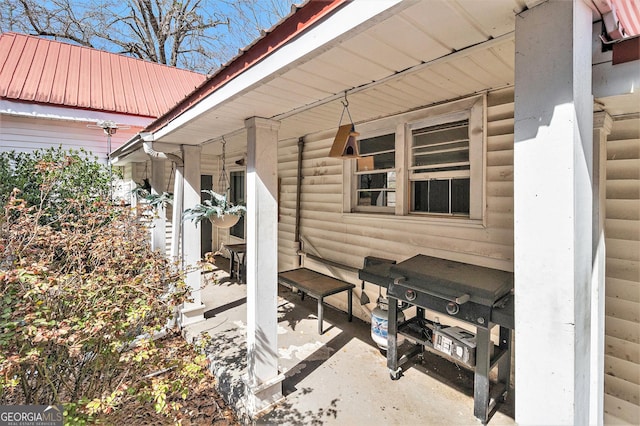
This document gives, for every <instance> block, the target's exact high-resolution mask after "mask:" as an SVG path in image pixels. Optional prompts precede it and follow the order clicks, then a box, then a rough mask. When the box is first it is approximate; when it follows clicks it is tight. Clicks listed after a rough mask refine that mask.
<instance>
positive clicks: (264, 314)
mask: <svg viewBox="0 0 640 426" xmlns="http://www.w3.org/2000/svg"><path fill="white" fill-rule="evenodd" d="M279 126H280V123H279V122H277V121H272V120H267V119H263V118H257V117H253V118H250V119H248V120H246V121H245V127H246V128H247V216H246V217H247V253H246V267H247V391H248V392H247V393H248V395H247V397H248V403H247V409H248V412H249V415H250V416H255V415H257V414H259V413H260V412H262V411H265V410H266V409H268V408H269V407H270V406H271V405H273V404H274V403H276V402H278V401H279V400H280V399H282V380H283V378H284V376H282V375H280V374H279V373H278V342H277V337H278V334H277V331H278V330H277V329H278V316H277V311H278V128H279Z"/></svg>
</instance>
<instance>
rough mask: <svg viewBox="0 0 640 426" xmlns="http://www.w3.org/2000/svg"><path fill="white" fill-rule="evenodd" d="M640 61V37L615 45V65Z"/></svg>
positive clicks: (624, 40)
mask: <svg viewBox="0 0 640 426" xmlns="http://www.w3.org/2000/svg"><path fill="white" fill-rule="evenodd" d="M639 59H640V36H635V37H631V38H627V39H623V40H621V41H619V42H617V43H615V44H614V45H613V61H612V63H613V65H617V64H624V63H625V62H631V61H637V60H639Z"/></svg>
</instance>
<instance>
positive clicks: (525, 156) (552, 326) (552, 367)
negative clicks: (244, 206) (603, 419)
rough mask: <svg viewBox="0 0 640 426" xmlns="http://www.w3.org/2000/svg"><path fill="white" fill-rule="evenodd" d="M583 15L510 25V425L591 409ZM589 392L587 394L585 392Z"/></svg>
mask: <svg viewBox="0 0 640 426" xmlns="http://www.w3.org/2000/svg"><path fill="white" fill-rule="evenodd" d="M591 28H592V25H591V10H590V9H589V7H588V6H587V5H586V4H585V3H584V2H582V1H581V0H573V1H554V0H552V1H549V2H545V3H542V4H540V5H539V6H536V7H533V8H531V9H529V10H527V11H525V12H523V13H521V14H520V15H519V16H517V17H516V32H515V37H516V58H515V61H516V62H515V146H514V272H515V335H516V338H515V342H516V348H515V356H516V360H515V372H516V375H515V380H516V389H517V391H516V393H515V395H516V422H517V423H518V424H521V425H532V424H535V425H543V424H554V425H574V424H581V425H582V424H590V423H592V422H596V420H595V419H589V415H590V410H589V403H590V400H591V396H590V391H591V385H592V382H591V379H590V377H589V376H590V367H591V341H590V339H591V300H590V299H591V295H592V293H591V276H592V243H591V241H592V201H593V200H592V198H593V194H592V185H591V172H592V161H593V155H592V150H593V147H592V141H593V139H592V138H593V97H592V94H591ZM594 391H595V390H594Z"/></svg>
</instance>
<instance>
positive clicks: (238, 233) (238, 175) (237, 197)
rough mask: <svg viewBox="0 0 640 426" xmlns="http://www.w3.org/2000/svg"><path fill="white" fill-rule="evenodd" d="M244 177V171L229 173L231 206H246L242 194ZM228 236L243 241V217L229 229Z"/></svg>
mask: <svg viewBox="0 0 640 426" xmlns="http://www.w3.org/2000/svg"><path fill="white" fill-rule="evenodd" d="M244 176H245V173H244V170H238V171H232V172H231V173H229V178H230V182H229V184H230V185H231V193H230V194H229V200H230V201H231V202H232V203H233V204H242V205H246V200H245V194H244V181H245V179H244ZM229 235H230V236H232V237H236V238H239V239H241V240H244V216H241V217H240V220H239V221H238V223H236V224H235V225H233V226H232V227H231V229H229Z"/></svg>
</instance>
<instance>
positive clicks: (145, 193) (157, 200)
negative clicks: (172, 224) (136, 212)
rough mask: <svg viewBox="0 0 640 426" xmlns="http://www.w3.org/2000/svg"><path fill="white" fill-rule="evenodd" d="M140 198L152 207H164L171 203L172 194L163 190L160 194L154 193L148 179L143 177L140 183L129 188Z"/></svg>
mask: <svg viewBox="0 0 640 426" xmlns="http://www.w3.org/2000/svg"><path fill="white" fill-rule="evenodd" d="M131 192H132V193H133V194H135V195H136V196H137V197H138V198H139V199H140V200H144V201H146V203H147V204H149V205H150V206H151V207H153V208H154V209H157V208H158V207H166V206H167V204H173V194H172V193H170V192H163V193H162V194H154V193H153V192H151V184H150V183H149V179H147V178H145V179H144V180H143V183H142V185H140V184H137V185H136V187H135V188H133V189H132V190H131Z"/></svg>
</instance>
